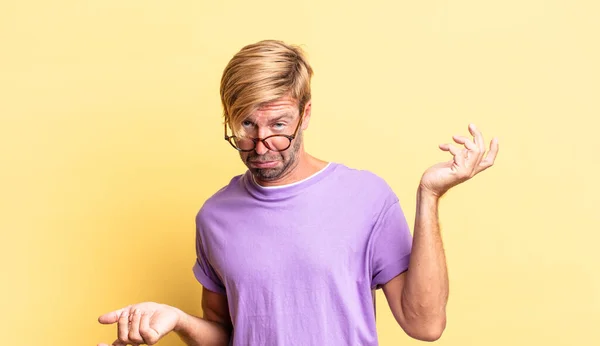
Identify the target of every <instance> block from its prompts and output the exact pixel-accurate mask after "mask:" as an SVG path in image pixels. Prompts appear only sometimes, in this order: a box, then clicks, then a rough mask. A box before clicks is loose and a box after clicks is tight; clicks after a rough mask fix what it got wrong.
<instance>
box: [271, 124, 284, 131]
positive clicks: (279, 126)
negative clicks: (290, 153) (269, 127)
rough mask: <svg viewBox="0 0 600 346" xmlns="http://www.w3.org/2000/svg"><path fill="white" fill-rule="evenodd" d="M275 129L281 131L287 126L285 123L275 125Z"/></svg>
mask: <svg viewBox="0 0 600 346" xmlns="http://www.w3.org/2000/svg"><path fill="white" fill-rule="evenodd" d="M273 127H274V128H276V129H278V130H281V129H283V128H284V127H285V124H284V123H275V124H274V125H273Z"/></svg>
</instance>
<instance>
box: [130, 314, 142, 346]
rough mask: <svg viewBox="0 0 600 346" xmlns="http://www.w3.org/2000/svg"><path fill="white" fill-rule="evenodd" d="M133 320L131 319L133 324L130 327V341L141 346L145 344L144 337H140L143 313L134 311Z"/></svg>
mask: <svg viewBox="0 0 600 346" xmlns="http://www.w3.org/2000/svg"><path fill="white" fill-rule="evenodd" d="M132 315H133V318H131V324H130V325H129V335H128V338H129V341H131V342H135V343H136V344H141V343H143V342H144V339H142V336H141V335H140V319H141V316H142V315H141V313H140V311H139V310H135V311H133V314H132Z"/></svg>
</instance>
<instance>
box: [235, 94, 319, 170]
mask: <svg viewBox="0 0 600 346" xmlns="http://www.w3.org/2000/svg"><path fill="white" fill-rule="evenodd" d="M305 109H310V104H307V106H306V107H305ZM299 121H300V114H299V110H298V102H297V101H296V100H294V99H292V98H287V97H286V98H281V99H278V100H276V101H274V102H271V103H269V104H266V105H265V106H263V107H261V108H259V109H258V110H257V111H256V112H254V114H252V115H251V116H250V117H248V118H247V119H246V120H244V121H243V122H242V127H243V129H244V131H245V132H246V136H247V137H250V138H265V137H268V136H271V135H277V134H283V135H293V134H294V131H295V130H296V127H297V126H298V123H299ZM304 126H305V124H304ZM304 126H303V127H304ZM301 149H302V129H298V133H297V135H296V138H295V139H294V140H293V141H292V143H291V145H290V147H289V148H288V149H287V150H284V151H272V150H269V148H267V147H266V146H265V145H264V143H262V142H260V141H258V142H257V143H256V147H255V148H254V150H253V151H249V152H240V157H241V158H242V160H243V161H244V163H245V164H246V166H247V167H248V169H249V170H250V172H251V173H252V174H253V175H254V176H255V177H256V178H257V179H258V180H261V181H276V180H280V179H281V178H283V177H285V176H286V175H287V174H288V173H289V172H290V171H292V170H293V168H295V167H296V166H297V164H298V157H299V153H300V151H301Z"/></svg>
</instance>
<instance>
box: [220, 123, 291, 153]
mask: <svg viewBox="0 0 600 346" xmlns="http://www.w3.org/2000/svg"><path fill="white" fill-rule="evenodd" d="M301 125H302V117H300V121H299V122H298V125H297V126H296V130H295V131H294V134H293V135H271V136H267V137H265V138H249V137H236V136H229V135H227V123H225V140H226V141H228V142H229V144H231V146H232V147H234V148H235V149H236V150H238V151H243V152H249V151H253V150H254V149H255V148H256V144H258V142H262V144H263V145H264V146H265V147H267V149H269V150H271V151H285V150H288V149H289V147H290V146H291V145H292V141H293V140H294V139H295V138H296V135H297V134H298V129H300V126H301Z"/></svg>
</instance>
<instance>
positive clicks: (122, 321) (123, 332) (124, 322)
mask: <svg viewBox="0 0 600 346" xmlns="http://www.w3.org/2000/svg"><path fill="white" fill-rule="evenodd" d="M118 326H119V327H118V328H119V330H118V332H117V336H118V338H119V341H121V342H124V343H125V345H127V343H129V339H128V337H127V336H128V335H129V312H128V311H124V312H123V313H122V314H121V317H119V325H118Z"/></svg>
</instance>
